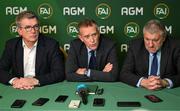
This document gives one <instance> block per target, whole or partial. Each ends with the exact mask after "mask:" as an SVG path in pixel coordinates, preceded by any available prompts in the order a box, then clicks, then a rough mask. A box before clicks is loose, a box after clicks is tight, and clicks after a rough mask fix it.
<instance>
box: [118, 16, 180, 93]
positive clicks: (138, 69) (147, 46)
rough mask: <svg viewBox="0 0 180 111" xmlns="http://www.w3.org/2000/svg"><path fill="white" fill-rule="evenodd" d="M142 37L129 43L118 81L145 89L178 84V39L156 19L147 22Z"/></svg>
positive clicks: (179, 74)
mask: <svg viewBox="0 0 180 111" xmlns="http://www.w3.org/2000/svg"><path fill="white" fill-rule="evenodd" d="M143 35H144V37H143V38H139V39H137V40H133V42H131V44H130V46H129V49H128V53H127V57H126V59H125V61H124V65H123V67H122V70H121V73H120V80H121V81H123V82H125V83H127V84H130V85H132V86H135V87H143V88H146V89H148V90H159V89H162V88H172V87H177V86H179V85H180V42H179V41H178V40H174V39H172V38H171V37H168V35H167V32H166V29H165V26H164V25H162V24H161V23H160V21H158V20H150V21H148V22H147V23H146V24H145V26H144V28H143Z"/></svg>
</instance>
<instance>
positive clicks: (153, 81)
mask: <svg viewBox="0 0 180 111" xmlns="http://www.w3.org/2000/svg"><path fill="white" fill-rule="evenodd" d="M164 81H166V80H164V79H161V78H160V77H159V76H149V77H148V78H144V79H142V81H141V86H142V87H144V88H146V89H148V90H159V89H162V88H164V87H167V86H168V82H166V83H167V84H165V83H164Z"/></svg>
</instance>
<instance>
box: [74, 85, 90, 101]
mask: <svg viewBox="0 0 180 111" xmlns="http://www.w3.org/2000/svg"><path fill="white" fill-rule="evenodd" d="M77 92H78V94H79V96H80V97H81V99H82V103H83V104H87V102H88V101H87V95H88V88H87V86H86V85H85V84H80V85H78V86H77Z"/></svg>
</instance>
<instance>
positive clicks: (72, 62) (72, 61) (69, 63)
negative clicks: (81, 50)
mask: <svg viewBox="0 0 180 111" xmlns="http://www.w3.org/2000/svg"><path fill="white" fill-rule="evenodd" d="M74 45H75V44H73V42H72V43H71V44H70V46H71V47H70V50H69V52H68V57H67V60H66V66H65V68H66V79H67V80H68V81H73V82H76V81H77V82H78V81H92V80H91V79H90V78H89V77H86V76H84V75H79V74H77V73H75V72H76V70H77V69H78V68H79V66H78V64H79V63H78V58H77V56H76V55H77V54H76V51H75V47H76V46H74Z"/></svg>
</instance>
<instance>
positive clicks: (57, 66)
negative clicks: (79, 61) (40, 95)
mask: <svg viewBox="0 0 180 111" xmlns="http://www.w3.org/2000/svg"><path fill="white" fill-rule="evenodd" d="M49 46H50V45H49ZM49 50H50V51H49V53H48V54H47V55H48V56H47V58H46V59H47V61H48V63H47V66H48V68H49V69H50V70H49V71H48V72H47V73H46V72H45V74H41V75H38V74H37V75H36V77H35V78H37V79H38V80H39V82H40V85H41V86H42V85H47V84H52V83H55V82H59V81H63V80H64V78H65V71H64V69H65V67H64V56H63V53H62V51H61V50H60V49H59V44H58V42H56V43H55V44H53V45H52V47H50V48H49ZM44 65H45V64H44Z"/></svg>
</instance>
